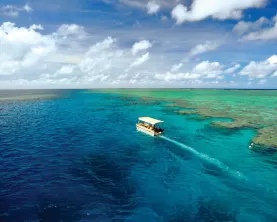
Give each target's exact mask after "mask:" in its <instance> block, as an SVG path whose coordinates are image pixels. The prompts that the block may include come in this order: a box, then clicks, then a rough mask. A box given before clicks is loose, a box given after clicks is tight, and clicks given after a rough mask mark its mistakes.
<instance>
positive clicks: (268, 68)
mask: <svg viewBox="0 0 277 222" xmlns="http://www.w3.org/2000/svg"><path fill="white" fill-rule="evenodd" d="M276 70H277V56H276V55H273V56H271V57H270V58H268V59H267V60H265V61H260V62H255V61H251V62H250V63H249V64H248V65H247V66H245V67H244V68H243V69H242V70H241V71H240V74H241V75H247V76H249V78H264V77H266V76H268V75H271V74H272V73H273V72H274V71H276Z"/></svg>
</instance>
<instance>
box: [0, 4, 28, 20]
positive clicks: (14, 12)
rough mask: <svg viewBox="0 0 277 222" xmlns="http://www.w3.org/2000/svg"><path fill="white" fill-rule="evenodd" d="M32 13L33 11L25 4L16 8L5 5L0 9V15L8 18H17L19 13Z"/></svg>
mask: <svg viewBox="0 0 277 222" xmlns="http://www.w3.org/2000/svg"><path fill="white" fill-rule="evenodd" d="M32 11H33V9H32V8H31V7H30V6H29V5H28V4H26V5H24V6H22V7H18V6H15V5H5V6H2V7H0V15H1V14H3V15H5V16H9V17H17V16H19V14H20V12H27V13H30V12H32Z"/></svg>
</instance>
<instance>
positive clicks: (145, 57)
mask: <svg viewBox="0 0 277 222" xmlns="http://www.w3.org/2000/svg"><path fill="white" fill-rule="evenodd" d="M149 58H150V55H149V53H148V52H147V53H145V54H143V55H142V56H141V57H139V58H137V59H136V60H135V61H134V62H133V63H132V64H131V65H130V67H134V66H139V65H141V64H143V63H145V62H146V61H147V60H149Z"/></svg>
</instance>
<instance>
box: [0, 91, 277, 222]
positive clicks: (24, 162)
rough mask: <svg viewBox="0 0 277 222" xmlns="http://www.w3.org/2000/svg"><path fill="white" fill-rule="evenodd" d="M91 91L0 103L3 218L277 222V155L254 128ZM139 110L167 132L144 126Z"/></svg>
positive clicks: (1, 207)
mask: <svg viewBox="0 0 277 222" xmlns="http://www.w3.org/2000/svg"><path fill="white" fill-rule="evenodd" d="M85 92H86V91H81V90H80V91H78V90H76V91H66V90H65V91H58V92H55V93H56V94H57V98H56V99H55V100H39V101H2V102H0V153H1V155H0V178H1V180H0V188H1V189H0V215H2V217H4V219H5V220H4V221H8V222H9V221H16V222H17V221H51V222H55V221H107V222H108V221H128V222H133V221H138V222H140V221H170V222H173V221H276V215H277V208H276V200H277V193H276V192H277V188H276V184H277V178H276V172H277V161H276V155H275V153H265V154H261V153H255V152H253V151H251V150H249V149H248V145H249V142H250V141H251V139H252V137H253V136H254V135H255V132H254V131H253V130H250V129H249V130H240V131H235V132H234V131H231V130H218V129H213V128H211V127H210V126H209V123H210V121H211V120H204V121H196V120H194V119H191V118H189V117H184V116H180V115H177V114H175V113H173V112H167V111H166V110H165V107H164V106H163V105H162V104H159V102H156V103H150V104H145V103H144V102H140V100H134V101H133V100H132V99H128V100H124V99H122V98H119V97H117V96H114V95H112V94H105V93H100V92H96V93H91V94H90V93H85ZM0 93H1V92H0ZM52 93H53V92H51V94H52ZM139 116H152V117H156V118H158V119H162V120H164V121H165V122H166V124H165V128H166V134H165V136H164V137H162V138H153V137H150V136H148V135H144V134H143V133H139V132H136V130H135V123H136V121H137V118H138V117H139Z"/></svg>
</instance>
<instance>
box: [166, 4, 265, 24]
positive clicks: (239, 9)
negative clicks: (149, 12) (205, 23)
mask: <svg viewBox="0 0 277 222" xmlns="http://www.w3.org/2000/svg"><path fill="white" fill-rule="evenodd" d="M265 4H266V0H244V1H241V0H233V1H222V0H210V1H206V0H193V2H192V4H191V6H190V8H188V7H186V6H184V5H183V4H178V5H177V6H175V8H174V9H173V10H172V12H171V15H172V18H174V19H175V20H176V23H177V24H182V23H184V22H186V21H188V22H194V21H201V20H204V19H206V18H209V17H211V18H213V19H219V20H225V19H240V18H241V17H242V16H243V10H245V9H248V8H260V7H263V6H264V5H265Z"/></svg>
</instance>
